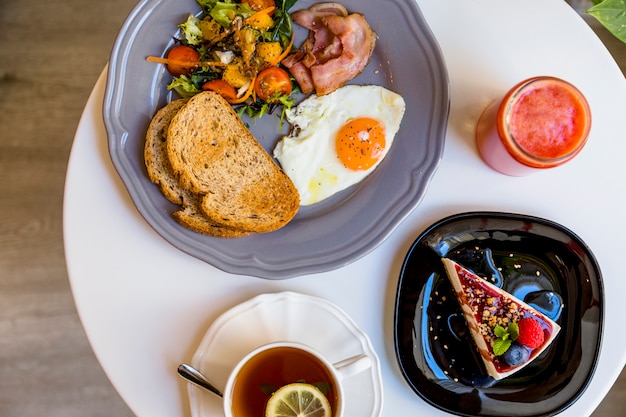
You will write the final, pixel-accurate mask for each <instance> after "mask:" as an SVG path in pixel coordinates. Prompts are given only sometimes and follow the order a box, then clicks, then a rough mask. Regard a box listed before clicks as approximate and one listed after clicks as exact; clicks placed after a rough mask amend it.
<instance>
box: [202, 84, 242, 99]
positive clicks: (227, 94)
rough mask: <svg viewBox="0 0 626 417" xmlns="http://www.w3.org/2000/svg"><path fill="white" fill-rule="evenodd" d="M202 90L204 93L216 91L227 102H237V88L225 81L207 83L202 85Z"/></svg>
mask: <svg viewBox="0 0 626 417" xmlns="http://www.w3.org/2000/svg"><path fill="white" fill-rule="evenodd" d="M202 89H203V90H204V91H215V92H216V93H217V94H219V95H220V96H222V97H224V98H225V99H226V100H227V101H230V100H237V91H236V90H235V87H233V86H232V85H230V84H228V83H227V82H226V81H224V80H212V81H207V82H206V83H204V84H203V85H202Z"/></svg>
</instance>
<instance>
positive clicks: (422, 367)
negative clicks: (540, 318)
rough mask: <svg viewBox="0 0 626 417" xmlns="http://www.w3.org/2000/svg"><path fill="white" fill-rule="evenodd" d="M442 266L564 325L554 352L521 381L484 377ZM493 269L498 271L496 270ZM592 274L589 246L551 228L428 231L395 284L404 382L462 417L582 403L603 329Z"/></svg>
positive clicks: (520, 223) (509, 219)
mask: <svg viewBox="0 0 626 417" xmlns="http://www.w3.org/2000/svg"><path fill="white" fill-rule="evenodd" d="M442 257H447V258H450V259H452V260H454V261H456V262H458V263H459V264H462V265H463V266H466V267H467V268H469V269H472V270H473V271H474V272H475V273H477V274H479V275H481V274H482V275H483V276H491V275H490V274H492V273H493V272H494V271H497V272H496V274H498V276H499V279H500V285H501V286H502V288H503V289H504V290H506V291H508V292H510V293H512V294H513V295H515V296H516V297H518V298H520V299H523V300H525V301H526V302H528V303H529V304H531V305H533V306H534V307H536V308H538V309H539V310H540V311H542V312H543V313H545V314H547V315H548V316H549V317H551V318H554V319H556V320H555V321H557V323H559V324H560V325H561V328H562V329H561V333H560V334H559V335H558V336H557V338H556V339H555V341H554V342H553V344H552V345H551V346H550V347H548V349H546V351H544V352H543V353H542V354H541V355H540V356H538V357H537V358H536V359H535V360H534V361H533V362H532V363H530V364H528V365H527V366H526V367H525V368H524V369H522V370H521V371H519V372H518V373H516V374H514V375H512V376H509V377H507V378H505V379H502V380H500V381H497V382H496V381H495V380H493V379H491V378H490V377H486V376H485V372H484V371H483V370H482V367H481V364H480V357H478V354H474V348H473V346H472V342H471V339H470V338H471V336H470V335H469V331H467V328H466V324H465V322H464V321H463V318H462V313H461V310H460V307H459V305H458V302H457V300H456V297H455V295H454V293H453V292H452V290H451V286H450V284H449V281H448V279H447V277H446V273H445V270H444V268H443V264H442V262H441V258H442ZM494 266H495V269H494ZM603 299H604V297H603V289H602V278H601V272H600V269H599V267H598V264H597V262H596V260H595V258H594V256H593V254H592V253H591V251H590V250H589V248H588V247H587V246H586V244H585V243H584V242H583V241H582V240H581V239H580V238H579V237H578V236H576V235H575V234H574V233H573V232H571V231H570V230H568V229H567V228H565V227H563V226H561V225H559V224H557V223H554V222H552V221H549V220H545V219H541V218H537V217H532V216H525V215H520V214H507V213H495V212H470V213H462V214H458V215H454V216H451V217H447V218H445V219H442V220H440V221H438V222H436V223H435V224H433V225H432V226H430V227H429V228H427V229H426V230H425V231H424V232H423V233H422V234H421V235H420V236H419V237H418V238H417V239H416V240H415V242H414V243H413V245H412V246H411V248H410V249H409V251H408V253H407V255H406V258H405V260H404V264H403V266H402V270H401V273H400V280H399V283H398V292H397V296H396V307H395V308H396V310H395V324H394V327H395V329H394V330H395V346H396V354H397V359H398V362H399V364H400V368H401V370H402V374H403V375H404V378H405V379H406V381H407V382H408V383H409V385H410V386H411V388H412V389H413V390H414V391H415V392H416V393H417V394H418V395H419V396H420V397H422V398H423V399H424V400H426V401H428V402H429V403H430V404H432V405H433V406H435V407H437V408H440V409H442V410H445V411H447V412H450V413H453V414H457V415H463V416H502V415H507V416H539V415H541V416H544V415H553V414H557V413H559V412H561V411H563V410H564V409H565V408H567V407H568V406H569V405H571V404H572V403H573V402H574V401H576V400H577V399H578V397H580V395H581V394H582V393H583V392H584V390H585V389H586V387H587V385H588V384H589V382H590V380H591V377H592V375H593V373H594V370H595V367H596V362H597V359H598V352H599V349H600V340H601V333H602V326H603V304H604V301H603Z"/></svg>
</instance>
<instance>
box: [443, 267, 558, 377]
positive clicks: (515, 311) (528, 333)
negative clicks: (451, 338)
mask: <svg viewBox="0 0 626 417" xmlns="http://www.w3.org/2000/svg"><path fill="white" fill-rule="evenodd" d="M442 261H443V264H444V266H445V269H446V272H447V275H448V278H449V280H450V282H451V283H452V287H453V288H454V293H455V294H456V297H457V299H458V301H459V304H460V305H461V308H462V310H463V315H464V316H465V320H466V321H467V325H468V327H469V330H470V333H471V335H472V338H473V340H474V342H475V344H476V348H477V349H478V352H479V353H480V357H481V358H482V361H483V363H484V365H485V369H486V371H487V373H488V374H489V375H490V376H491V377H493V378H494V379H496V380H499V379H502V378H506V377H507V376H510V375H512V374H514V373H515V372H517V371H519V370H521V369H522V368H524V367H525V366H526V365H528V364H529V363H531V362H532V361H533V360H534V359H536V358H537V356H539V355H540V354H541V353H542V352H543V351H544V350H545V349H546V348H547V347H548V346H549V345H550V344H551V343H552V341H553V340H554V339H555V338H556V335H557V334H558V333H559V331H560V330H561V328H560V327H559V325H558V324H556V323H555V322H554V321H552V320H551V319H550V318H549V317H547V316H546V315H545V314H543V313H541V312H540V311H538V310H537V309H535V308H533V307H532V306H530V305H528V304H526V303H525V302H523V301H522V300H520V299H518V298H516V297H515V296H513V295H512V294H510V293H508V292H506V291H504V290H502V289H501V288H498V287H496V286H495V285H493V284H491V283H490V282H488V281H486V280H485V279H483V278H481V277H479V276H477V275H476V274H474V273H473V272H471V271H469V270H467V269H465V268H464V267H462V266H461V265H459V264H458V263H456V262H454V261H452V260H450V259H447V258H443V259H442Z"/></svg>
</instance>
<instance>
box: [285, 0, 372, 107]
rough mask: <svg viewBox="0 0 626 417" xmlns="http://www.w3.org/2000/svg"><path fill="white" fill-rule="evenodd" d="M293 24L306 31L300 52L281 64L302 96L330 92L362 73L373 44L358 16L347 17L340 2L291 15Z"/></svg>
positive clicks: (365, 22)
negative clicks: (297, 85) (302, 93)
mask: <svg viewBox="0 0 626 417" xmlns="http://www.w3.org/2000/svg"><path fill="white" fill-rule="evenodd" d="M292 18H293V21H294V22H296V23H297V24H299V25H301V26H303V27H305V28H307V29H309V36H308V38H307V39H306V41H305V42H304V43H303V45H302V46H301V47H300V49H299V50H297V51H296V52H294V53H293V54H291V55H290V56H288V57H287V58H285V60H283V61H282V63H283V65H285V66H286V67H287V68H288V69H289V71H290V73H291V74H292V75H293V77H294V78H295V79H296V81H297V82H298V84H300V89H301V90H302V92H304V93H309V92H311V91H313V90H315V92H316V94H317V95H324V94H328V93H331V92H332V91H334V90H336V89H337V88H339V87H341V86H343V85H344V84H345V83H346V82H348V81H350V80H351V79H353V78H354V77H356V76H357V75H359V74H360V73H361V71H363V68H365V66H366V65H367V64H368V62H369V60H370V57H371V55H372V52H373V50H374V46H375V43H376V33H375V32H374V31H372V29H371V28H370V26H369V24H368V23H367V21H366V20H365V16H363V15H362V14H359V13H353V14H348V12H347V10H346V9H345V7H343V6H342V5H341V4H339V3H318V4H315V5H313V6H311V7H310V8H309V9H303V10H298V11H296V12H294V13H292Z"/></svg>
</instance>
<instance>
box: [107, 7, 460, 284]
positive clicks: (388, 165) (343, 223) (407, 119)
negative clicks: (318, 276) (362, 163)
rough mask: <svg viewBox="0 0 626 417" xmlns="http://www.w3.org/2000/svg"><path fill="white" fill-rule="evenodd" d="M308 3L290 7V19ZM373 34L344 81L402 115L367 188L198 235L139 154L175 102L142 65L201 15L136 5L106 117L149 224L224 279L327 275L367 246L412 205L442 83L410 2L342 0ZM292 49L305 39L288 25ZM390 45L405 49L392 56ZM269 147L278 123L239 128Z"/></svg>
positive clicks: (431, 157)
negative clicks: (221, 232) (382, 95)
mask: <svg viewBox="0 0 626 417" xmlns="http://www.w3.org/2000/svg"><path fill="white" fill-rule="evenodd" d="M313 3H314V1H311V0H299V1H297V2H296V4H295V6H294V7H293V8H292V9H291V10H293V11H295V10H298V9H301V8H307V7H309V6H310V5H311V4H313ZM342 4H344V5H345V6H346V7H347V8H348V10H354V11H358V12H361V13H363V14H364V15H365V16H366V17H367V19H368V21H369V23H370V25H371V26H372V28H373V29H374V30H375V31H376V32H377V34H378V39H377V44H376V48H375V50H374V53H373V55H372V58H371V61H370V63H369V65H368V66H367V67H366V68H365V70H364V71H363V72H362V73H361V74H360V75H359V76H358V77H357V78H355V79H354V80H352V81H351V82H350V83H351V84H376V85H381V86H383V87H386V88H388V89H391V90H394V91H396V92H398V93H400V94H401V95H402V96H403V97H404V100H405V102H406V114H405V116H404V120H403V121H402V125H401V127H400V130H399V132H398V133H397V135H396V139H395V141H394V144H393V147H392V148H391V149H390V151H389V154H388V155H387V157H386V158H385V160H384V161H383V162H382V164H381V165H380V166H379V167H378V168H377V169H376V170H375V171H374V172H373V173H372V174H371V175H370V176H369V177H367V178H366V179H365V180H364V181H362V182H361V183H360V184H358V185H355V186H353V187H351V188H349V189H347V190H344V192H342V193H340V194H339V195H336V196H335V198H331V199H329V200H327V201H325V202H322V203H318V204H315V205H313V206H308V207H302V208H301V209H300V211H299V212H298V214H297V215H296V217H295V218H294V219H293V220H292V221H291V222H290V223H289V224H288V225H287V226H285V227H284V228H282V229H280V230H278V231H276V232H273V233H269V234H263V235H255V236H248V237H244V238H239V239H220V238H214V237H209V236H204V235H200V234H198V233H194V232H192V231H190V230H187V229H185V228H183V227H182V226H180V225H179V224H178V223H176V221H175V220H174V219H173V218H172V216H171V213H172V212H173V211H174V210H175V206H174V205H173V204H171V203H170V202H169V201H167V200H166V199H165V198H164V197H163V196H162V195H161V193H160V192H159V190H158V188H157V187H156V186H155V185H154V184H152V183H151V182H150V180H149V179H148V176H147V173H146V169H145V166H144V160H143V146H144V142H145V134H146V129H147V127H148V124H149V122H150V120H151V118H152V116H153V115H154V114H155V112H156V111H157V109H159V108H160V107H162V106H163V105H165V103H166V102H167V101H169V100H171V99H172V93H171V92H170V91H168V90H167V88H166V86H167V84H169V83H170V81H171V76H170V75H169V73H168V72H167V71H166V69H165V66H164V65H159V64H154V63H150V62H147V61H146V57H147V56H149V55H162V54H164V53H165V51H167V50H168V48H169V47H171V46H172V44H173V37H174V36H175V35H176V30H177V25H178V24H180V23H181V22H184V21H185V19H186V17H187V16H188V15H189V14H190V13H198V12H199V11H200V6H199V5H198V4H197V3H196V2H195V1H194V0H177V1H167V0H143V1H141V2H140V3H139V4H138V5H137V6H136V7H135V9H134V10H133V11H132V12H131V14H130V15H129V17H128V19H127V20H126V22H125V23H124V25H123V26H122V28H121V31H120V33H119V35H118V38H117V40H116V42H115V45H114V47H113V50H112V53H111V58H110V63H109V72H108V78H107V87H106V92H105V98H104V104H103V113H104V122H105V127H106V130H107V134H108V141H109V152H110V155H111V160H112V161H113V165H114V166H115V168H116V170H117V172H118V173H119V175H120V177H121V179H122V181H123V183H124V185H125V186H126V188H127V189H128V192H129V194H130V197H131V199H132V200H133V203H134V204H135V206H136V207H137V209H138V211H139V212H140V213H141V215H142V216H143V217H144V219H145V220H146V222H147V223H148V224H149V225H150V226H151V227H152V228H153V229H154V230H155V231H156V232H157V233H158V234H160V235H161V236H162V237H163V238H164V239H165V240H167V241H168V242H169V243H170V244H172V245H173V246H175V247H176V248H178V249H180V250H182V251H183V252H185V253H188V254H190V255H192V256H195V257H197V258H198V259H201V260H203V261H205V262H208V263H210V264H212V265H213V266H215V267H218V268H220V269H222V270H224V271H226V272H231V273H236V274H243V275H252V276H257V277H262V278H267V279H281V278H290V277H293V276H296V275H303V274H311V273H318V272H324V271H328V270H332V269H335V268H338V267H340V266H344V265H347V264H348V263H350V262H353V261H354V260H356V259H358V258H360V257H362V256H364V255H365V254H367V253H368V252H370V251H371V250H373V249H374V248H376V247H377V246H378V245H379V244H380V243H381V242H382V241H384V240H385V239H386V238H387V236H389V234H390V233H391V232H392V231H393V230H394V229H395V228H396V227H397V226H398V224H399V223H400V222H401V221H402V220H403V219H404V218H405V217H406V216H407V215H408V214H409V213H410V212H411V211H412V210H413V209H414V208H415V207H416V206H417V205H418V204H419V202H420V201H421V200H422V197H423V195H424V193H425V192H426V188H427V186H428V184H429V183H430V180H431V178H432V176H433V175H434V173H435V171H436V169H437V167H438V165H439V161H440V159H441V156H442V153H443V146H444V139H445V130H446V125H447V119H448V112H449V91H448V78H447V71H446V68H445V64H444V62H443V58H442V56H441V52H440V50H439V47H438V45H437V43H436V41H435V39H434V37H433V35H432V33H431V31H430V29H429V27H428V25H427V24H426V22H425V21H424V19H423V17H422V14H421V12H420V10H419V8H418V6H417V4H416V3H415V2H414V1H413V0H388V1H386V2H385V4H384V5H381V3H379V2H363V1H360V0H345V1H343V2H342ZM294 28H295V30H296V43H295V44H296V45H300V44H301V42H302V40H303V39H304V38H305V37H306V35H307V31H306V30H305V29H303V28H299V27H297V25H294ZM397 45H402V47H401V48H398V47H397ZM247 122H248V125H249V126H250V130H251V132H252V133H253V134H254V136H255V137H256V138H257V139H258V140H259V142H260V143H261V145H263V146H264V147H265V149H266V150H268V151H269V152H270V154H271V153H272V150H273V148H274V144H275V143H276V141H277V140H278V139H279V138H280V137H281V135H282V134H284V133H286V131H287V126H284V127H283V130H282V131H281V130H280V129H279V127H280V122H279V118H278V117H273V116H269V117H267V116H266V117H264V118H262V119H260V120H258V121H247Z"/></svg>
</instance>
